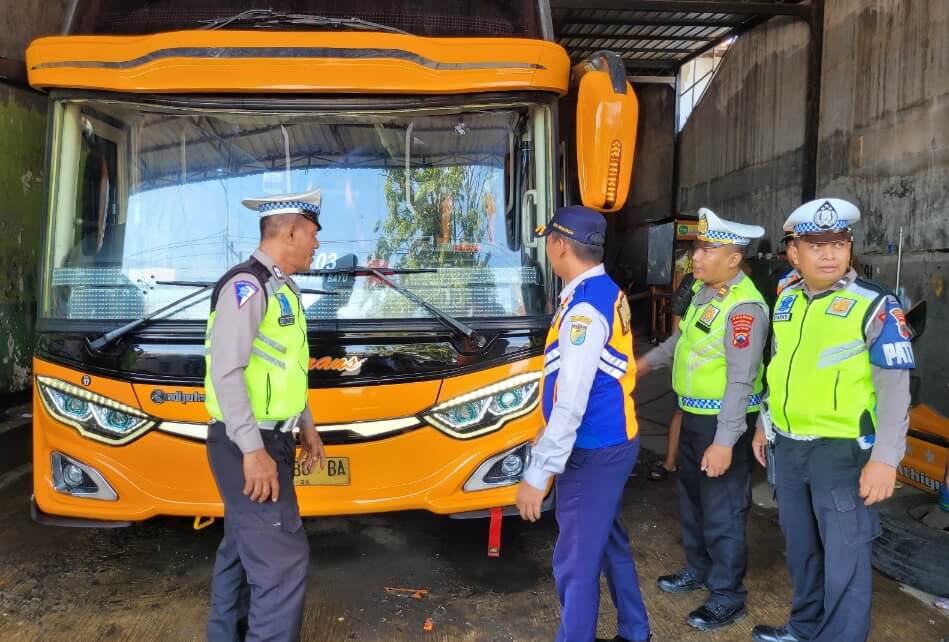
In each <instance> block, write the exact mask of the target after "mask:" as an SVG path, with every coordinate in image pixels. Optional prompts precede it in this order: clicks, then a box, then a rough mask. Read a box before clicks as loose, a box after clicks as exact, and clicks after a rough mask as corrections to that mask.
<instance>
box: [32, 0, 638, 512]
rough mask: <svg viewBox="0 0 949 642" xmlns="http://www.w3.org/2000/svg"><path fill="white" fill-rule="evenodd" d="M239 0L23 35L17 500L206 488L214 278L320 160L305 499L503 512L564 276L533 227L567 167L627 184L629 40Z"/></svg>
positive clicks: (607, 204)
mask: <svg viewBox="0 0 949 642" xmlns="http://www.w3.org/2000/svg"><path fill="white" fill-rule="evenodd" d="M87 4H88V5H89V6H84V5H87ZM233 4H234V3H225V2H208V3H205V5H206V7H205V8H200V9H199V8H194V7H191V6H188V5H187V4H186V3H182V2H174V1H172V0H157V1H154V2H150V3H146V4H143V3H139V2H132V1H130V0H98V1H96V2H90V3H86V2H83V1H82V0H80V1H79V2H74V3H73V6H72V7H71V14H70V15H71V16H72V17H71V19H70V24H69V25H68V29H67V31H66V33H65V35H62V36H55V37H45V38H40V39H38V40H36V41H34V42H33V43H32V44H31V45H30V47H29V49H28V51H27V66H28V71H29V80H30V83H31V85H32V86H33V87H34V88H36V89H39V90H42V91H48V92H49V96H50V110H49V112H50V117H49V135H48V137H49V145H48V148H49V159H48V172H47V176H48V207H47V210H48V211H47V224H46V227H45V231H46V234H45V244H44V248H43V253H42V293H41V303H40V315H39V316H40V321H39V323H38V342H37V348H36V353H35V359H34V362H33V368H34V372H33V375H34V379H35V381H34V384H35V385H34V430H33V457H34V462H33V463H34V468H33V470H34V473H33V474H34V479H33V493H34V497H33V514H34V517H35V519H37V521H41V522H45V523H57V524H73V525H88V526H118V525H126V524H128V523H131V522H133V521H138V520H144V519H147V518H150V517H152V516H156V515H177V516H187V517H195V518H196V522H195V524H196V526H197V525H198V520H197V518H204V517H214V516H220V515H221V514H222V510H223V507H222V503H221V500H220V497H219V495H218V492H217V490H216V487H215V484H214V481H213V478H212V476H211V473H210V470H209V467H208V464H207V458H206V454H205V447H204V443H203V442H204V440H205V437H206V432H207V422H208V415H207V412H206V410H205V407H204V403H203V401H204V394H203V389H202V382H203V376H204V356H203V351H204V347H203V342H204V333H205V323H206V318H207V314H208V299H207V295H208V291H207V289H206V287H207V285H208V284H211V283H213V282H214V281H216V279H217V278H218V277H219V276H220V275H221V274H223V273H224V272H225V271H226V270H227V269H228V268H229V267H230V266H232V265H234V264H236V263H238V262H240V261H242V260H244V259H246V258H247V257H248V256H249V254H250V253H251V252H252V251H253V249H254V248H255V246H256V245H257V242H258V236H259V227H258V226H259V221H258V216H257V214H256V213H255V212H252V211H250V210H248V209H246V208H244V207H242V206H241V200H242V199H244V198H248V197H255V196H261V195H267V194H276V193H289V192H301V191H306V190H310V189H314V188H317V187H318V188H320V189H321V190H322V194H323V201H322V212H323V214H322V216H321V223H322V225H323V230H322V232H321V234H320V243H321V246H320V248H319V251H318V253H317V255H316V257H315V259H314V263H313V266H312V268H313V269H312V271H311V272H308V273H307V274H304V275H300V276H298V278H297V281H298V283H299V284H300V285H301V287H302V288H304V290H305V294H304V297H303V301H304V306H305V308H306V316H307V320H308V324H309V332H310V336H309V340H310V350H311V356H312V359H311V362H310V364H311V370H310V379H309V381H310V392H309V397H310V405H311V407H312V408H313V409H314V416H315V420H316V423H317V425H318V428H319V431H320V433H321V436H322V438H323V440H324V443H325V444H326V452H327V455H328V456H329V465H328V466H327V468H326V470H325V471H322V472H320V473H313V474H311V475H309V476H306V475H298V476H297V478H296V483H297V485H298V488H297V492H298V496H299V503H300V510H301V513H302V514H303V515H304V516H314V515H343V514H354V513H370V512H380V511H395V510H408V509H421V510H427V511H431V512H433V513H438V514H445V515H452V516H462V517H464V516H480V515H487V514H488V513H489V509H491V511H492V512H493V514H494V515H495V516H496V515H498V514H499V511H498V510H497V509H499V508H503V507H510V506H511V505H512V504H513V500H514V492H515V491H514V485H515V484H516V483H517V482H518V481H519V479H520V475H521V471H522V470H523V469H524V466H525V463H526V461H527V458H528V457H529V455H530V445H531V441H532V439H533V438H534V437H535V435H536V434H537V432H538V430H539V428H541V426H542V417H541V413H540V410H539V408H538V387H539V380H540V378H541V375H542V372H541V371H542V356H541V355H542V350H543V343H544V337H545V334H546V332H547V328H548V326H549V323H550V314H551V312H552V309H553V302H554V300H555V295H556V284H555V283H554V277H553V275H552V272H551V270H550V266H549V265H548V263H547V261H546V259H545V256H544V252H543V249H544V246H543V243H542V242H538V241H537V240H535V239H534V238H533V237H532V234H531V232H532V230H533V229H534V227H535V226H537V225H538V224H540V223H543V222H544V221H546V220H547V219H548V218H549V216H550V215H551V214H552V212H553V210H554V209H555V207H556V206H558V205H559V204H561V203H562V202H563V201H564V199H565V195H564V189H563V187H562V185H571V184H575V185H576V189H577V190H579V192H578V194H577V196H576V197H570V198H571V200H573V198H577V199H580V198H582V201H583V202H584V203H585V204H587V205H589V206H591V207H596V208H598V209H600V210H601V211H604V212H608V211H615V210H617V209H619V208H620V207H621V206H622V205H623V202H624V201H625V198H626V194H627V190H628V186H629V182H630V180H631V171H632V160H633V152H634V145H635V129H636V120H637V113H636V112H637V105H636V99H635V95H634V94H633V90H632V88H631V87H630V85H629V84H628V83H627V82H626V79H625V74H624V71H623V66H622V62H621V61H620V60H619V59H618V58H616V57H615V56H612V55H610V54H606V53H601V54H597V55H595V56H593V57H591V58H590V59H588V60H587V61H585V62H582V63H580V64H577V65H575V66H574V67H573V69H571V63H570V60H569V59H568V57H567V54H566V53H565V51H564V50H563V49H562V48H561V47H560V46H559V45H557V44H556V43H555V42H553V36H552V30H551V27H550V10H549V7H548V6H546V3H545V2H537V1H536V0H523V1H520V2H507V1H502V0H444V1H442V0H439V1H438V2H434V1H430V2H425V1H420V0H386V1H385V2H381V1H376V0H363V1H362V2H359V3H353V6H352V7H349V8H345V10H344V11H341V10H340V7H341V5H343V4H345V3H340V2H336V1H335V0H298V1H292V2H291V1H287V2H274V3H271V5H272V6H276V8H275V9H267V10H256V9H251V10H247V11H243V12H237V10H235V9H234V8H233ZM225 5H228V6H227V7H225ZM214 6H219V8H218V9H214V8H213V7H214ZM208 7H211V8H208ZM565 96H569V97H570V99H569V101H562V100H561V99H562V98H563V97H565ZM561 103H562V104H561ZM574 121H575V126H574ZM558 122H564V123H568V126H566V127H563V128H558ZM565 133H569V134H570V136H569V140H570V141H571V142H567V138H568V137H567V136H565ZM117 329H119V330H118V332H116V330H117Z"/></svg>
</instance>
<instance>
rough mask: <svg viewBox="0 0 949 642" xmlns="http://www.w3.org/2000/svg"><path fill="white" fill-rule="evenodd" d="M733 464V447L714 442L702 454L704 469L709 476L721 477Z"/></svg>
mask: <svg viewBox="0 0 949 642" xmlns="http://www.w3.org/2000/svg"><path fill="white" fill-rule="evenodd" d="M731 465H732V449H731V448H729V447H728V446H719V445H718V444H712V445H711V446H709V447H708V448H706V449H705V454H704V455H702V470H704V471H705V474H706V475H708V476H709V477H720V476H721V475H724V474H725V471H727V470H728V467H729V466H731Z"/></svg>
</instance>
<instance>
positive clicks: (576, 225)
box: [534, 205, 606, 246]
mask: <svg viewBox="0 0 949 642" xmlns="http://www.w3.org/2000/svg"><path fill="white" fill-rule="evenodd" d="M551 232H559V233H560V234H563V235H564V236H566V237H567V238H569V239H572V240H574V241H577V242H578V243H583V244H584V245H596V246H602V245H603V244H604V243H605V242H606V219H605V218H603V215H602V214H600V213H599V212H597V211H596V210H591V209H590V208H589V207H584V206H582V205H571V206H570V207H561V208H560V209H558V210H557V211H556V212H554V216H553V218H552V219H550V222H549V223H547V224H546V225H541V226H539V227H538V228H537V229H536V230H534V236H537V237H540V236H547V235H548V234H550V233H551Z"/></svg>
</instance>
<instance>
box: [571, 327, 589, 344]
mask: <svg viewBox="0 0 949 642" xmlns="http://www.w3.org/2000/svg"><path fill="white" fill-rule="evenodd" d="M587 327H588V325H587V324H584V323H571V324H570V343H572V344H573V345H575V346H578V345H582V344H583V342H584V341H586V340H587Z"/></svg>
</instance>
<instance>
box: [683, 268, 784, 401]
mask: <svg viewBox="0 0 949 642" xmlns="http://www.w3.org/2000/svg"><path fill="white" fill-rule="evenodd" d="M703 287H705V284H704V283H703V282H702V281H696V282H695V284H694V285H693V286H692V292H693V304H692V305H690V306H689V309H688V311H687V312H686V314H685V316H683V317H682V320H681V321H679V331H680V332H681V334H680V336H679V340H678V342H676V349H675V357H674V359H673V362H672V387H673V389H675V391H676V394H677V395H678V396H679V407H681V408H682V410H684V411H686V412H690V413H692V414H696V415H717V414H718V413H719V411H720V410H721V409H722V399H723V398H724V397H725V388H726V387H727V385H728V364H727V362H726V360H725V331H726V330H727V326H728V316H729V314H730V313H731V310H732V308H734V307H735V306H736V305H741V304H743V303H754V304H757V305H760V306H761V308H762V310H767V303H765V300H764V297H762V296H761V293H760V292H758V288H756V287H755V285H754V283H752V281H751V279H749V278H748V277H747V276H745V275H742V278H741V279H740V280H739V281H738V282H737V283H735V284H733V285H731V286H729V287H728V292H727V293H726V294H725V295H724V297H722V298H719V297H715V298H713V299H712V300H711V301H709V302H708V303H706V304H705V305H695V304H694V301H695V299H694V294H697V293H698V292H699V291H700V290H701V289H702V288H703ZM763 374H764V366H760V365H759V366H758V374H757V375H756V376H755V384H754V387H753V389H752V394H751V395H750V396H749V398H748V412H756V411H757V410H758V409H759V408H760V406H761V390H762V388H763V384H762V378H763Z"/></svg>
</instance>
